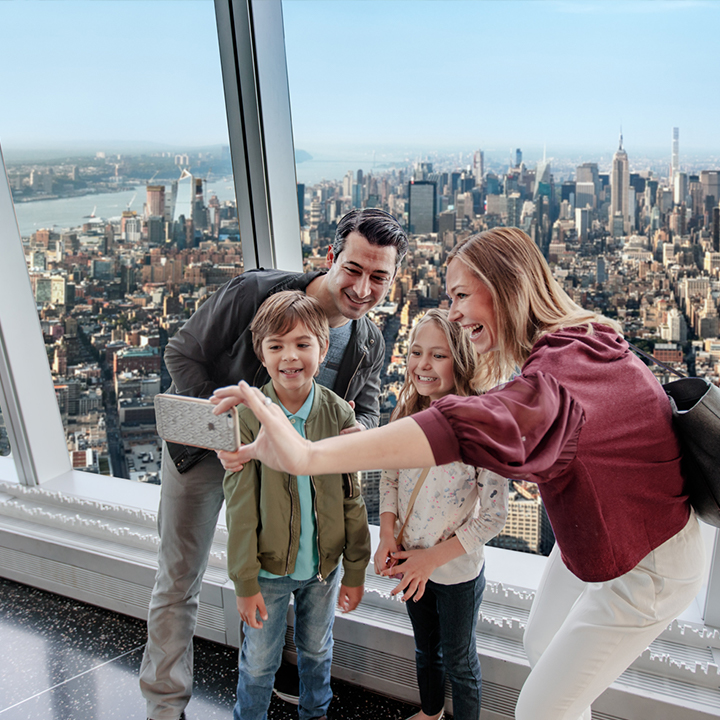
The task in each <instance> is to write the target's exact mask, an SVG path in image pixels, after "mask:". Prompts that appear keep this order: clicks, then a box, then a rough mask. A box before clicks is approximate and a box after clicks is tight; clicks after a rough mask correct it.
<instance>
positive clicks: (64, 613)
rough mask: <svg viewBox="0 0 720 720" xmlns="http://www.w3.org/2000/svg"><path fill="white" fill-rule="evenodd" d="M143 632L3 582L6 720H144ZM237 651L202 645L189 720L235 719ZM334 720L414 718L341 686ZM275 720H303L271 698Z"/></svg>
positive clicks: (0, 646)
mask: <svg viewBox="0 0 720 720" xmlns="http://www.w3.org/2000/svg"><path fill="white" fill-rule="evenodd" d="M144 642H145V623H144V622H141V621H140V620H136V619H134V618H130V617H126V616H125V615H118V614H115V613H112V612H109V611H107V610H103V609H101V608H97V607H95V606H93V605H87V604H85V603H81V602H77V601H75V600H70V599H69V598H65V597H62V596H59V595H53V594H52V593H48V592H44V591H42V590H37V589H36V588H31V587H27V586H26V585H20V584H18V583H14V582H11V581H9V580H5V579H3V578H0V720H126V719H127V720H130V718H132V719H134V720H135V719H139V720H142V719H143V718H145V701H144V700H143V698H142V696H141V695H140V690H139V688H138V682H137V673H138V669H139V667H140V661H141V658H142V651H143V645H144ZM236 662H237V650H235V649H234V648H229V647H226V646H224V645H218V644H216V643H212V642H208V641H206V640H198V639H196V640H195V689H194V693H193V698H192V700H191V701H190V704H189V705H188V708H187V713H186V714H187V720H215V719H216V718H218V719H219V718H226V719H228V720H229V718H231V717H232V707H233V705H234V702H235V697H234V696H235V684H236V682H237V669H236ZM333 691H334V693H335V697H334V700H333V703H332V705H331V707H330V713H329V717H330V720H369V719H372V720H402V719H403V718H406V717H408V716H409V715H412V714H413V713H414V712H415V711H416V709H415V708H413V707H412V706H411V705H407V704H405V703H402V702H398V701H396V700H391V699H389V698H386V697H383V696H380V695H376V694H374V693H369V692H366V691H365V690H363V689H362V688H358V687H356V686H353V685H348V684H347V683H343V682H340V681H338V680H334V681H333ZM268 718H269V720H296V719H297V708H295V707H294V706H292V705H288V704H287V703H284V702H283V701H282V700H278V699H277V698H273V700H272V704H271V706H270V710H269V712H268Z"/></svg>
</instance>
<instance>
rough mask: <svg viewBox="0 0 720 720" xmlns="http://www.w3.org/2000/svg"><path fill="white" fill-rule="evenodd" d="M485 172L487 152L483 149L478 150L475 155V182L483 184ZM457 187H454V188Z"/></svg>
mask: <svg viewBox="0 0 720 720" xmlns="http://www.w3.org/2000/svg"><path fill="white" fill-rule="evenodd" d="M484 174H485V153H484V152H483V151H482V150H476V151H475V154H474V155H473V175H474V176H475V184H476V185H482V181H483V175H484ZM454 189H455V188H453V190H454Z"/></svg>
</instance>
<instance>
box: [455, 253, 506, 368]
mask: <svg viewBox="0 0 720 720" xmlns="http://www.w3.org/2000/svg"><path fill="white" fill-rule="evenodd" d="M446 282H447V293H448V295H449V296H450V300H451V301H452V307H451V308H450V314H449V318H450V320H452V321H453V322H456V323H459V324H460V327H462V328H463V330H465V332H467V333H469V335H470V342H471V343H472V344H473V347H474V348H475V351H476V352H477V353H478V354H480V355H482V354H483V353H486V352H489V351H490V350H496V349H497V337H498V334H497V318H496V316H495V308H494V306H493V299H492V295H491V294H490V290H488V288H487V286H486V285H485V284H484V283H482V282H481V281H480V280H479V279H478V278H477V276H475V275H474V274H473V273H472V272H470V270H469V269H468V268H467V267H466V265H465V263H463V262H462V260H458V259H457V258H453V259H452V260H451V261H450V263H449V264H448V266H447V276H446Z"/></svg>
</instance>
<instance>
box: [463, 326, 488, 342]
mask: <svg viewBox="0 0 720 720" xmlns="http://www.w3.org/2000/svg"><path fill="white" fill-rule="evenodd" d="M484 329H485V326H484V325H480V324H479V323H478V324H477V325H468V326H467V327H466V328H465V330H466V332H467V333H468V334H469V335H470V342H472V341H473V340H477V339H478V338H479V337H480V335H481V334H482V331H483V330H484Z"/></svg>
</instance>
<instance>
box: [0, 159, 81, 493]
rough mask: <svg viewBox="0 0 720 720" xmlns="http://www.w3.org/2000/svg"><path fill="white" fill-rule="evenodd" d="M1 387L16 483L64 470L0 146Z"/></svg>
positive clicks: (58, 426) (55, 410)
mask: <svg viewBox="0 0 720 720" xmlns="http://www.w3.org/2000/svg"><path fill="white" fill-rule="evenodd" d="M0 257H2V262H0V390H1V391H2V397H3V413H4V415H5V424H6V426H7V430H8V435H9V437H10V444H11V447H12V453H13V458H14V460H15V465H16V468H17V475H18V477H19V478H20V481H21V482H22V483H23V484H26V485H38V484H40V483H42V482H44V481H46V480H51V479H52V478H55V477H57V476H58V475H62V474H63V473H66V472H68V471H69V470H70V469H71V467H70V457H69V455H68V451H67V447H66V445H65V433H64V431H63V426H62V419H61V417H60V410H59V409H58V405H57V400H56V398H55V389H54V387H53V381H52V375H51V373H50V367H49V366H48V361H47V354H46V352H45V343H44V342H43V336H42V330H41V328H40V320H39V319H38V314H37V309H36V307H35V300H34V298H33V294H32V288H31V286H30V278H29V277H28V273H27V266H26V264H25V255H24V253H23V248H22V241H21V239H20V232H19V230H18V224H17V219H16V217H15V209H14V207H13V202H12V195H11V193H10V184H9V182H8V178H7V173H6V171H5V162H4V160H3V157H2V149H1V148H0Z"/></svg>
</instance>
